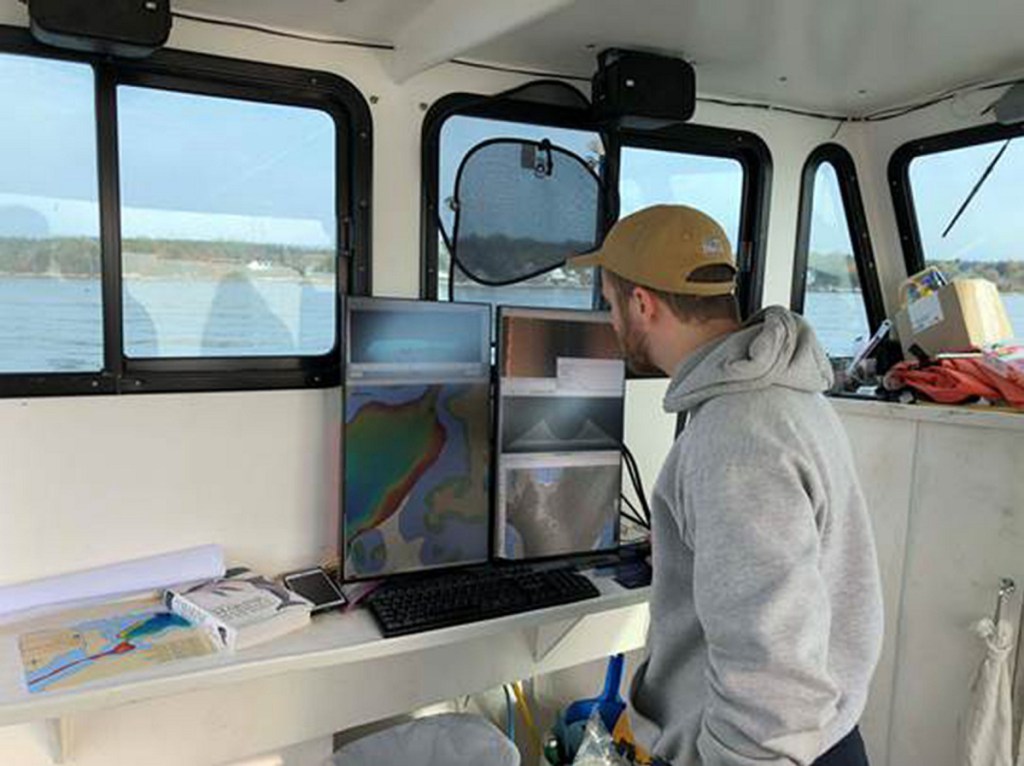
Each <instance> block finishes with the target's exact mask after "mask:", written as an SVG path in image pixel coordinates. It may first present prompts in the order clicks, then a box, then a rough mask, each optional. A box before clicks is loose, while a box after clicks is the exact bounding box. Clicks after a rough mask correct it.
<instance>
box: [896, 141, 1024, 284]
mask: <svg viewBox="0 0 1024 766" xmlns="http://www.w3.org/2000/svg"><path fill="white" fill-rule="evenodd" d="M1018 136H1024V122H1019V123H1015V124H1012V125H1001V124H999V123H992V124H987V125H980V126H976V127H973V128H966V129H963V130H955V131H952V132H950V133H940V134H937V135H934V136H926V137H924V138H916V139H914V140H912V141H908V142H907V143H905V144H902V145H901V146H900V147H898V148H897V149H896V151H894V152H893V153H892V156H891V157H890V158H889V169H888V175H889V189H890V191H891V192H892V204H893V210H894V212H895V214H896V228H897V230H898V231H899V235H900V246H901V247H902V249H903V262H904V264H905V266H906V269H907V275H908V276H909V275H911V274H916V273H917V272H919V271H921V270H922V269H923V268H924V267H925V253H924V247H923V246H922V244H921V230H920V228H919V227H918V225H917V210H916V209H915V208H914V194H913V189H911V187H910V163H911V162H913V161H914V160H915V159H917V158H918V157H923V156H925V155H929V154H940V153H942V152H947V151H952V150H954V149H964V148H966V147H969V146H977V145H979V144H988V143H994V142H996V141H1000V140H1006V139H1008V138H1016V137H1018Z"/></svg>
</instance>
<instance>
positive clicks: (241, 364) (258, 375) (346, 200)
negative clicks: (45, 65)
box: [0, 26, 373, 397]
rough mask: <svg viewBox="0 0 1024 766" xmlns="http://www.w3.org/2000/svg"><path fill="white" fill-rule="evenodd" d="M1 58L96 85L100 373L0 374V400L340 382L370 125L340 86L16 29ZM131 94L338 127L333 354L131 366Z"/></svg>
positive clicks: (366, 289)
mask: <svg viewBox="0 0 1024 766" xmlns="http://www.w3.org/2000/svg"><path fill="white" fill-rule="evenodd" d="M0 52H2V53H11V54H20V55H27V56H34V57H40V58H48V59H59V60H64V61H69V62H75V63H84V64H89V65H91V66H92V67H93V70H94V72H95V77H96V103H97V113H96V120H97V125H96V130H97V144H98V146H97V163H98V172H99V190H98V191H99V204H100V239H101V260H102V267H103V268H102V274H101V280H102V293H103V327H104V368H103V369H102V370H100V371H98V372H95V373H70V374H69V373H50V372H47V373H5V374H0V397H12V396H46V395H61V396H67V395H74V394H93V393H100V394H109V393H139V392H154V393H155V392H169V391H182V392H185V391H194V392H199V391H225V390H236V391H243V390H261V389H280V388H316V387H330V386H336V385H339V384H340V382H341V350H340V347H341V340H342V332H341V322H340V320H341V296H342V295H343V294H346V293H348V294H355V295H369V294H370V293H371V290H372V272H371V249H370V226H371V199H372V197H371V193H372V148H373V146H372V119H371V115H370V108H369V105H368V104H367V102H366V99H365V98H364V97H363V95H362V94H361V93H360V92H359V90H358V89H357V88H356V87H355V86H354V85H353V84H351V83H350V82H348V81H347V80H345V79H344V78H342V77H340V76H338V75H335V74H332V73H328V72H322V71H314V70H306V69H299V68H294V67H287V66H278V65H276V64H266V63H262V62H254V61H244V60H240V59H231V58H226V57H222V56H214V55H207V54H198V53H190V52H183V51H176V50H160V51H157V52H156V53H154V54H153V55H152V56H150V57H148V58H145V59H138V60H127V59H114V58H111V57H108V56H98V55H93V54H87V53H77V52H70V51H64V50H59V49H54V48H50V47H48V46H44V45H41V44H40V43H38V42H36V41H35V40H34V39H33V38H32V37H31V35H30V34H29V33H28V31H27V30H25V29H24V28H21V27H10V26H0ZM118 84H137V85H144V86H147V87H157V88H160V87H163V88H172V89H175V90H185V91H188V92H194V93H198V94H206V95H221V96H227V97H230V98H241V99H248V100H256V101H260V102H263V103H280V104H285V105H294V106H305V107H310V108H318V109H321V110H323V111H325V112H327V113H328V114H329V115H330V116H332V118H333V119H334V120H335V124H336V125H337V126H338V131H337V133H336V136H337V143H336V151H335V155H336V156H335V162H336V164H337V172H336V183H335V190H336V194H337V199H336V209H337V221H338V231H337V240H336V241H337V250H338V258H339V268H338V274H337V284H336V290H335V311H336V317H337V321H336V330H335V344H334V347H333V348H332V349H331V350H329V351H328V352H326V353H324V354H322V355H317V356H298V355H292V356H237V357H199V356H197V357H187V358H155V359H132V358H127V357H126V356H125V354H124V348H123V339H122V337H121V335H122V328H121V305H120V299H121V280H120V258H121V256H120V232H119V226H118V223H117V221H118V217H119V200H118V175H117V151H116V150H117V143H116V113H115V112H114V111H113V110H114V109H115V108H116V104H115V92H116V91H115V89H116V86H117V85H118Z"/></svg>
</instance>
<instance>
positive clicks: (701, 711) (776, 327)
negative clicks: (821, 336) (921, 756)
mask: <svg viewBox="0 0 1024 766" xmlns="http://www.w3.org/2000/svg"><path fill="white" fill-rule="evenodd" d="M573 265H578V266H588V265H589V266H599V267H601V269H602V289H603V292H604V296H605V298H606V300H607V301H608V303H609V304H610V305H611V309H612V321H613V323H614V325H615V329H616V332H617V333H618V335H619V338H620V341H621V343H622V346H623V350H624V352H625V354H626V356H627V359H628V361H629V363H630V365H631V366H632V367H633V368H634V369H638V370H661V371H663V372H665V373H666V374H668V375H670V376H671V382H670V383H669V386H668V392H667V393H666V395H665V400H664V407H665V410H666V411H668V412H670V413H680V414H683V415H684V417H685V418H686V427H685V429H684V430H683V432H682V434H681V435H680V436H679V438H678V439H677V440H676V442H675V444H674V445H673V446H672V448H671V450H670V452H669V454H668V457H667V458H666V460H665V465H664V466H663V468H662V470H661V474H660V475H659V477H658V481H657V484H656V486H655V489H654V492H653V495H652V499H651V508H652V516H653V519H652V527H653V529H652V548H653V550H652V564H653V570H654V576H653V582H652V596H651V605H650V606H651V628H650V633H649V635H648V647H647V658H646V660H645V661H644V663H643V665H642V666H641V667H640V669H639V670H638V671H637V673H636V675H635V677H634V681H633V691H632V705H633V714H634V715H633V717H634V723H635V727H636V729H637V734H638V738H639V739H640V741H641V744H645V745H647V746H649V747H650V748H651V749H652V750H653V752H654V753H655V754H657V755H658V756H660V757H661V758H664V759H667V760H669V761H671V762H672V763H673V764H676V765H677V766H698V765H700V766H755V765H756V766H793V765H794V764H795V765H797V766H808V765H809V764H814V765H815V766H866V764H867V758H866V756H865V754H864V746H863V742H862V741H861V738H860V735H859V733H858V730H857V722H858V720H859V719H860V716H861V714H862V713H863V711H864V706H865V701H866V699H867V693H868V685H869V682H870V680H871V675H872V673H873V672H874V668H875V665H876V663H877V661H878V656H879V653H880V650H881V637H882V600H881V589H880V584H879V575H878V564H877V560H876V556H875V548H874V541H873V539H872V533H871V526H870V522H869V519H868V515H867V510H866V508H865V504H864V498H863V496H862V494H861V491H860V487H859V485H858V482H857V476H856V473H855V470H854V464H853V459H852V457H851V454H850V448H849V444H848V442H847V438H846V433H845V432H844V429H843V426H842V423H841V422H840V421H839V418H838V417H837V416H836V414H835V412H834V411H833V409H832V406H831V405H830V404H829V402H828V400H827V399H826V398H825V397H824V396H823V392H824V391H826V390H827V389H828V388H829V386H830V385H831V382H832V373H831V367H830V365H829V362H828V358H827V357H826V355H825V352H824V351H823V350H822V348H821V346H820V345H819V343H818V341H817V340H816V338H815V337H814V333H813V331H812V330H811V328H810V327H809V326H808V325H807V323H806V322H805V321H804V320H803V319H802V318H801V317H800V316H798V315H796V314H793V313H791V312H789V311H787V310H785V309H782V308H780V307H772V308H768V309H765V310H764V311H761V312H760V313H759V314H757V315H756V316H753V317H751V318H750V319H749V320H747V321H746V322H742V323H741V322H740V320H739V312H738V308H737V303H736V299H735V297H734V289H735V274H736V269H735V265H734V263H733V258H732V254H731V252H730V246H729V240H728V238H727V237H726V235H725V233H724V232H723V231H722V229H721V227H720V226H718V224H716V223H715V222H714V221H713V220H711V219H710V218H709V217H708V216H706V215H704V214H703V213H700V212H699V211H697V210H694V209H692V208H688V207H683V206H669V205H661V206H656V207H653V208H647V209H645V210H642V211H640V212H638V213H635V214H633V215H631V216H628V217H627V218H624V219H622V220H621V221H619V222H618V223H617V224H616V225H615V226H614V227H613V229H612V230H611V232H610V233H609V234H608V236H607V237H606V239H605V242H604V244H603V245H602V247H601V249H600V251H598V252H597V253H594V254H591V255H588V256H583V257H582V258H578V259H575V260H574V261H573Z"/></svg>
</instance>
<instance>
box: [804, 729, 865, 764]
mask: <svg viewBox="0 0 1024 766" xmlns="http://www.w3.org/2000/svg"><path fill="white" fill-rule="evenodd" d="M814 766H868V756H867V753H865V752H864V740H862V739H861V738H860V730H859V729H854V730H853V731H851V732H850V733H849V734H847V735H846V736H845V737H844V738H843V739H841V740H840V741H839V743H838V744H837V745H836V746H835V747H833V748H832V749H831V750H829V751H828V752H827V753H825V755H823V756H821V758H819V759H818V760H816V761H815V762H814Z"/></svg>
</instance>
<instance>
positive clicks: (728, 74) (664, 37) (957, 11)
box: [174, 0, 1024, 115]
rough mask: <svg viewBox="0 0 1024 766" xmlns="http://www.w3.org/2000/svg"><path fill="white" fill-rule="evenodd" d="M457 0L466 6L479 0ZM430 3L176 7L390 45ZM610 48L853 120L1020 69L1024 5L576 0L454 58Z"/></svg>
mask: <svg viewBox="0 0 1024 766" xmlns="http://www.w3.org/2000/svg"><path fill="white" fill-rule="evenodd" d="M463 1H464V2H466V3H467V8H471V7H472V3H473V2H474V0H463ZM430 2H431V0H344V1H343V2H338V0H175V2H174V5H175V7H176V8H178V9H181V10H191V11H197V12H202V13H208V14H213V15H217V16H222V17H228V18H236V19H240V20H246V21H250V22H255V23H260V24H267V25H272V26H279V27H283V28H287V29H291V30H300V31H307V32H311V33H315V34H319V35H331V36H339V37H349V38H356V39H360V40H369V41H375V42H388V43H390V42H394V40H395V39H396V38H397V37H398V36H399V35H400V34H401V31H402V30H403V28H405V26H406V25H407V24H408V23H409V21H410V19H412V18H413V17H415V16H416V15H417V14H419V13H420V12H422V11H423V9H424V8H425V7H426V6H428V5H430ZM435 2H436V0H435ZM446 5H447V6H449V7H450V6H451V5H453V3H451V2H448V3H446ZM458 23H459V22H458V16H457V15H456V14H453V18H452V24H453V25H457V24H458ZM591 46H593V47H591ZM611 46H619V47H635V48H646V49H653V50H660V51H665V52H670V53H674V54H676V55H682V56H685V57H686V58H688V59H690V60H692V61H693V62H694V63H695V64H696V67H697V84H698V89H699V90H700V91H701V92H702V93H707V94H714V95H718V96H724V97H731V98H737V99H752V100H758V101H767V102H770V103H775V104H779V105H786V106H793V107H800V108H806V109H812V110H818V111H825V112H835V113H841V114H852V115H857V114H864V113H867V112H870V111H873V110H877V109H881V108H884V107H891V106H894V105H899V104H902V103H906V102H908V101H912V100H915V99H918V98H921V97H923V96H926V95H930V94H932V93H935V92H937V91H941V90H944V89H947V88H951V87H955V86H958V85H962V84H965V83H969V82H973V81H976V80H981V79H988V78H992V77H997V76H1003V75H1006V74H1011V73H1020V72H1021V71H1024V0H973V2H964V1H963V0H576V1H575V2H574V3H573V4H572V5H570V6H569V7H567V8H565V9H563V10H557V11H555V12H553V13H551V14H550V15H548V16H546V17H544V18H542V19H540V20H538V21H535V22H533V23H531V24H528V25H527V26H524V27H520V28H518V29H515V30H514V31H511V32H508V33H505V34H501V35H499V36H498V37H495V38H493V39H491V40H488V41H487V42H483V43H481V44H480V45H478V46H476V47H474V48H472V49H470V50H469V51H466V52H465V53H463V54H462V56H463V57H464V58H472V59H476V60H480V61H487V62H492V63H497V64H505V65H509V66H517V67H525V68H530V69H538V70H543V71H550V72H557V73H565V74H572V75H576V76H584V77H589V75H590V74H591V73H592V72H593V69H594V67H595V53H596V51H597V50H600V49H602V48H605V47H611Z"/></svg>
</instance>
